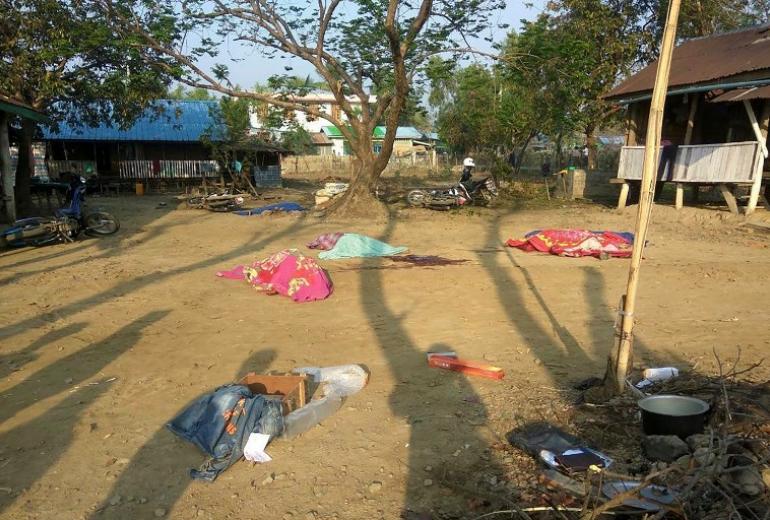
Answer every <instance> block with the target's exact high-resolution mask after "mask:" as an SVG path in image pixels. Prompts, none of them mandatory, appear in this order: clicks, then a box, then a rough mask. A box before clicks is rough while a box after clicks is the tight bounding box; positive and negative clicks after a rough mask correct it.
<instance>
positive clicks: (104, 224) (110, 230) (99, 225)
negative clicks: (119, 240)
mask: <svg viewBox="0 0 770 520" xmlns="http://www.w3.org/2000/svg"><path fill="white" fill-rule="evenodd" d="M83 222H84V223H85V227H86V230H85V231H86V235H100V236H107V235H113V234H115V233H117V232H118V230H119V229H120V221H118V219H117V218H115V217H113V216H112V215H110V214H109V213H106V212H104V211H94V212H93V213H89V214H88V215H86V216H85V217H84V218H83Z"/></svg>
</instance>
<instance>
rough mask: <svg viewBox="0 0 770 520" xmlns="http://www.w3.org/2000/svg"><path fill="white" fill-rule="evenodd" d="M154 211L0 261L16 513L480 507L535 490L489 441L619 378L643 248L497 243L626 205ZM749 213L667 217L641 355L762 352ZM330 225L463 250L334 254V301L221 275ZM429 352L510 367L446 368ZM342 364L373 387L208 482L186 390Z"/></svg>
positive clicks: (7, 445)
mask: <svg viewBox="0 0 770 520" xmlns="http://www.w3.org/2000/svg"><path fill="white" fill-rule="evenodd" d="M158 200H159V199H156V198H153V197H148V198H145V199H112V200H106V201H105V204H106V205H108V206H109V207H110V210H111V211H114V212H115V213H116V214H118V215H119V216H120V217H121V220H122V222H123V226H124V227H123V229H122V230H121V232H120V233H119V234H118V235H116V236H115V237H111V238H108V239H103V240H86V241H82V242H78V243H75V244H69V245H58V246H53V247H48V248H42V249H37V250H17V251H8V252H3V253H2V254H0V273H1V274H0V287H1V288H2V289H1V291H2V299H1V300H0V376H2V379H1V380H0V516H2V517H5V518H20V519H22V518H30V519H33V518H34V519H45V518H57V519H60V518H95V519H99V518H155V517H168V518H180V519H187V518H216V519H220V518H264V519H273V518H276V519H280V518H292V519H296V518H300V519H305V518H308V519H310V518H319V519H320V518H323V519H329V518H346V519H347V518H350V519H363V518H367V519H369V518H385V519H393V518H399V517H400V515H403V517H404V518H473V516H475V515H476V514H479V513H478V511H479V510H480V511H482V512H483V511H484V509H483V507H484V504H483V503H480V502H479V497H481V498H484V497H485V496H497V497H508V498H517V497H518V495H519V494H520V493H522V492H523V490H522V489H521V488H520V486H519V485H518V484H517V482H518V481H517V478H519V477H521V472H522V468H526V467H527V466H526V465H527V464H528V461H527V460H526V458H523V457H520V456H518V455H517V454H515V453H511V452H510V451H504V450H503V451H501V450H499V449H495V448H494V446H495V443H496V442H499V441H501V440H504V437H505V434H506V433H507V432H508V431H510V430H511V429H512V428H514V427H515V426H517V425H519V424H521V423H522V422H526V421H531V420H536V419H539V418H543V417H545V418H552V419H554V420H559V419H563V420H565V421H568V420H569V419H568V417H569V413H568V412H569V410H570V409H571V405H570V403H571V397H572V395H573V394H572V393H571V391H570V390H569V383H570V382H573V381H576V380H579V379H581V378H584V377H587V376H591V375H599V374H601V371H602V370H603V366H604V363H605V356H606V354H607V350H608V348H609V347H610V345H611V344H612V338H613V328H612V324H613V321H614V317H615V316H614V312H615V311H614V308H615V305H616V304H617V300H618V298H619V296H620V294H621V292H622V290H623V288H624V284H625V277H626V269H627V263H626V261H623V260H609V261H598V260H594V259H565V258H556V257H550V256H541V255H528V254H524V253H520V252H517V251H510V250H504V249H503V248H502V247H501V243H502V242H503V241H504V240H505V239H507V238H509V237H512V236H519V235H522V234H523V233H524V232H526V231H529V230H531V229H535V228H541V227H566V226H571V227H586V228H592V229H597V228H606V229H615V230H631V228H632V227H633V213H632V211H628V212H626V213H625V214H623V215H618V214H616V213H614V212H611V211H609V210H606V209H602V208H599V207H590V206H570V207H565V208H561V207H558V206H557V207H554V208H552V209H548V210H539V211H533V210H526V211H523V210H522V211H503V210H499V211H492V210H485V211H482V212H478V211H476V212H475V213H474V214H468V213H459V214H451V213H450V214H444V213H430V212H423V211H418V210H412V211H405V212H402V213H401V215H400V216H399V218H397V219H394V220H392V221H391V222H390V223H389V224H381V225H380V224H367V223H365V224H361V223H346V224H339V225H332V224H328V223H323V222H320V221H317V220H314V219H312V218H303V217H294V216H270V217H265V218H260V217H246V218H241V217H236V216H233V215H226V214H225V215H222V214H209V213H199V212H195V211H175V210H173V209H171V208H170V207H164V208H156V207H155V206H156V204H157V202H158ZM762 215H764V212H760V216H759V217H758V218H759V219H760V220H762V219H763V218H764V217H763V216H762ZM738 223H739V220H738V219H735V218H733V217H729V216H726V215H723V214H722V213H720V212H717V211H713V210H709V211H706V210H697V209H688V208H686V209H685V210H683V212H681V213H676V212H674V210H673V209H671V208H667V207H660V208H656V213H655V224H654V225H653V232H652V234H651V236H650V237H649V238H650V245H651V247H650V248H649V250H648V255H647V260H646V262H645V264H644V267H643V273H642V284H643V289H642V291H641V294H640V304H639V307H638V317H639V325H638V327H637V350H638V352H637V353H638V356H637V361H638V362H640V363H655V362H656V361H655V360H656V359H657V360H659V362H661V363H665V364H673V365H676V366H680V367H682V368H686V367H690V366H693V365H697V369H698V370H704V371H710V370H713V364H714V363H713V356H712V353H711V351H712V348H714V349H716V350H717V351H718V352H720V354H721V355H722V356H723V357H725V358H728V359H730V358H734V357H735V353H736V349H737V348H739V347H740V348H741V350H742V356H743V358H744V359H747V360H748V359H756V358H759V357H761V356H763V355H764V354H766V353H767V352H768V347H769V346H770V332H768V327H767V309H768V308H770V291H767V281H766V280H767V272H768V271H769V270H770V249H769V247H770V235H768V234H764V233H762V232H761V231H755V230H753V229H751V228H747V227H746V226H738V225H737V224H738ZM335 230H342V231H355V232H360V233H365V234H369V235H371V236H374V237H377V238H381V239H383V240H386V241H388V242H390V243H392V244H394V245H406V246H408V247H409V248H410V250H411V252H413V253H415V254H437V255H442V256H446V257H449V258H457V259H467V260H468V262H466V263H465V264H461V265H454V266H446V267H440V268H396V269H376V267H377V266H379V265H382V263H383V262H380V261H377V260H368V261H365V262H361V261H346V262H337V263H328V262H327V263H325V264H324V266H325V267H326V268H327V269H328V270H329V272H330V275H331V277H332V279H333V281H334V284H335V292H334V295H333V296H332V297H331V298H330V299H329V300H327V301H323V302H314V303H308V304H295V303H293V302H291V301H290V300H288V299H284V298H281V297H277V296H276V297H267V296H264V295H261V294H255V293H254V292H253V291H252V290H250V289H249V288H248V287H247V286H245V285H244V284H240V283H237V282H232V281H227V280H221V279H217V278H215V277H214V272H215V271H216V270H218V269H220V268H225V267H230V266H232V265H235V264H238V263H242V262H245V261H249V260H252V259H253V258H255V257H262V256H266V254H268V253H271V252H274V251H276V250H279V249H282V248H285V247H292V246H293V247H298V248H302V249H304V247H303V245H304V244H305V243H306V242H308V241H309V240H310V239H312V238H313V237H314V236H315V235H316V234H318V233H321V232H327V231H335ZM384 262H386V261H384ZM359 267H365V269H358V268H359ZM433 349H442V350H444V349H452V350H456V351H457V352H458V353H460V354H461V355H462V356H463V357H468V358H474V359H486V360H488V361H491V362H494V363H495V364H498V365H499V366H501V367H503V368H504V369H505V371H506V374H507V376H506V378H505V380H503V381H502V382H495V381H487V380H483V379H478V378H465V377H462V376H460V375H457V374H451V373H447V372H443V371H439V370H433V369H428V368H427V367H426V362H425V353H426V352H427V351H429V350H433ZM343 363H362V364H365V365H366V366H367V367H368V369H369V370H370V371H371V378H370V384H369V386H368V387H367V388H366V389H365V390H364V391H362V392H361V393H360V394H358V395H356V396H354V397H353V398H351V399H350V400H349V401H348V402H347V403H346V405H345V407H344V408H343V409H342V410H341V411H340V412H339V413H338V414H336V415H335V416H334V417H333V418H332V419H331V420H329V421H327V422H325V423H324V424H322V425H321V426H319V427H317V428H315V429H314V430H312V431H311V432H309V433H308V434H306V435H305V436H303V437H301V438H298V439H296V440H293V441H278V442H275V443H274V444H272V445H271V446H270V447H269V449H268V451H269V453H270V455H271V456H272V457H273V459H274V460H273V462H271V463H269V464H266V465H261V466H255V467H252V466H251V465H250V464H248V463H245V462H242V463H239V464H237V465H235V466H233V467H232V468H230V469H229V470H228V471H227V472H226V473H224V474H223V475H222V476H221V477H220V478H219V479H218V480H217V481H216V482H215V483H214V484H209V485H206V484H200V483H194V482H191V481H190V479H189V478H188V475H187V470H188V469H189V468H191V467H196V466H197V465H198V464H199V463H200V462H201V461H202V460H203V456H202V455H201V454H200V453H199V452H198V451H197V450H196V449H195V448H194V447H192V446H190V445H188V444H186V443H184V442H182V441H180V440H178V439H176V438H175V437H174V436H173V435H172V434H170V433H169V432H168V431H166V430H165V428H164V424H165V422H166V421H168V420H169V419H170V418H172V417H173V416H174V415H175V414H176V413H177V412H178V411H179V410H180V409H182V408H183V407H184V406H185V404H186V403H187V402H189V401H190V400H192V399H193V398H195V397H197V396H198V395H200V394H201V393H203V392H205V391H207V390H210V389H212V388H214V387H216V386H218V385H220V384H223V383H226V382H230V381H233V380H235V379H236V378H237V377H239V376H240V375H241V374H243V373H245V372H247V371H270V370H278V371H286V370H289V369H291V368H292V367H296V366H314V365H315V366H324V365H335V364H343ZM591 440H592V441H593V442H597V443H599V444H601V445H602V447H603V448H604V449H605V450H606V451H607V452H608V453H610V454H612V453H613V450H614V449H615V448H616V446H613V445H606V444H603V443H602V439H591ZM605 442H607V441H605ZM533 467H534V466H533ZM524 498H526V496H525V497H524ZM479 508H481V509H479ZM408 511H411V512H412V513H408Z"/></svg>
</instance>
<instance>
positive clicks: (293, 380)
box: [238, 372, 307, 415]
mask: <svg viewBox="0 0 770 520" xmlns="http://www.w3.org/2000/svg"><path fill="white" fill-rule="evenodd" d="M238 384H240V385H244V386H248V387H249V390H251V391H252V392H253V393H255V394H262V395H268V396H274V397H276V398H280V399H281V402H282V404H283V414H284V415H286V414H287V413H289V412H293V411H294V410H296V409H297V408H301V407H303V406H305V404H306V399H307V397H306V396H307V387H306V384H307V378H306V376H267V375H264V374H256V373H254V372H251V373H249V374H246V375H245V376H243V377H242V378H241V380H240V381H238Z"/></svg>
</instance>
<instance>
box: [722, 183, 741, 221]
mask: <svg viewBox="0 0 770 520" xmlns="http://www.w3.org/2000/svg"><path fill="white" fill-rule="evenodd" d="M717 186H719V191H720V192H722V197H724V199H725V202H726V203H727V207H728V208H730V212H731V213H734V214H735V215H740V211H738V201H736V200H735V194H734V193H733V190H732V188H731V187H730V186H728V185H727V184H718V185H717Z"/></svg>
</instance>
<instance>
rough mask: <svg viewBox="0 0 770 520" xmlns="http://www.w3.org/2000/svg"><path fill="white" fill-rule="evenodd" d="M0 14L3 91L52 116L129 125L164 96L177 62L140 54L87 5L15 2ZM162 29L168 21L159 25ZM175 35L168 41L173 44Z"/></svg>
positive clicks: (44, 0)
mask: <svg viewBox="0 0 770 520" xmlns="http://www.w3.org/2000/svg"><path fill="white" fill-rule="evenodd" d="M5 4H6V5H8V4H10V5H8V7H9V8H8V9H4V10H3V15H2V17H0V34H2V38H0V56H2V59H0V92H3V93H5V94H10V95H11V96H14V97H17V98H19V99H21V100H23V101H25V102H26V103H28V104H30V105H32V106H34V107H36V108H38V109H42V110H45V111H46V112H47V113H48V114H49V115H50V116H51V117H52V118H53V119H54V121H56V120H61V119H63V118H68V117H69V118H72V121H71V122H80V121H83V120H85V121H86V122H88V123H90V124H97V123H99V122H102V121H104V120H114V121H115V122H116V123H117V124H128V123H130V122H131V120H132V119H133V118H134V117H135V116H137V115H139V114H140V113H141V112H142V110H143V109H144V108H145V107H146V106H147V104H148V103H149V101H150V100H152V99H155V98H158V97H161V96H162V95H163V93H164V92H165V90H166V85H167V83H168V82H169V80H170V77H171V76H173V75H174V74H175V73H176V71H178V67H176V66H175V65H174V64H173V63H171V62H170V60H168V59H167V58H164V57H162V56H161V55H159V54H158V53H157V52H139V51H138V50H137V49H136V47H135V45H134V44H135V43H136V42H135V41H134V40H132V39H130V38H129V39H126V38H122V37H120V36H119V35H117V34H116V33H115V32H113V31H112V28H111V27H110V26H109V25H108V24H106V23H104V20H103V19H100V18H99V17H98V16H96V15H95V13H94V11H93V10H92V9H91V8H90V4H89V3H87V2H60V1H56V0H13V1H11V2H5ZM156 25H157V26H158V27H162V26H164V21H163V20H158V21H157V22H156ZM176 36H177V35H176V34H175V33H173V32H172V33H168V34H167V35H166V37H165V40H164V41H166V42H168V43H173V42H174V41H175V38H176Z"/></svg>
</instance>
